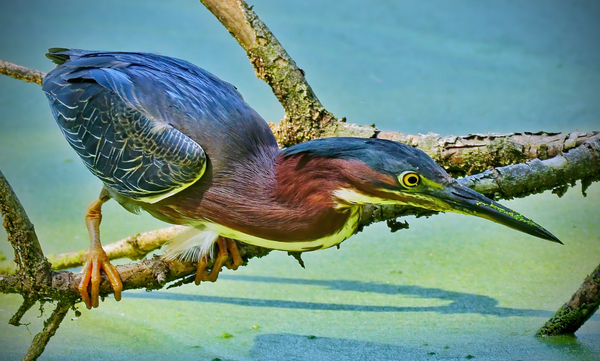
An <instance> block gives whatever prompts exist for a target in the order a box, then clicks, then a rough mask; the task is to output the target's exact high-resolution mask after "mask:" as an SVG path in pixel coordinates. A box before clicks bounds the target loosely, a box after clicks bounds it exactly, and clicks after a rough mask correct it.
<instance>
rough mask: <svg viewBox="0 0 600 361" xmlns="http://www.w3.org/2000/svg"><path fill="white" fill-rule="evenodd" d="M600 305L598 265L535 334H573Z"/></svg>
mask: <svg viewBox="0 0 600 361" xmlns="http://www.w3.org/2000/svg"><path fill="white" fill-rule="evenodd" d="M598 307H600V265H599V266H598V267H596V269H595V270H594V272H592V274H591V275H589V276H587V277H586V278H585V281H583V284H582V285H581V286H580V287H579V289H578V290H577V292H575V294H573V297H571V299H570V300H569V302H567V303H566V304H564V305H563V306H562V307H561V308H559V309H558V311H556V313H555V314H554V316H552V318H551V319H550V320H548V322H546V324H545V325H544V326H543V327H542V328H540V329H539V330H538V332H537V336H558V335H572V334H574V333H575V332H576V331H577V330H578V329H579V328H580V327H581V326H583V324H584V323H585V321H587V320H588V319H589V318H590V317H592V315H593V314H594V313H595V312H596V311H598Z"/></svg>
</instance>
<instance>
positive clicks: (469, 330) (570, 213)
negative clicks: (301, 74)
mask: <svg viewBox="0 0 600 361" xmlns="http://www.w3.org/2000/svg"><path fill="white" fill-rule="evenodd" d="M251 3H253V4H255V5H256V6H255V10H256V11H257V12H258V14H259V15H260V16H261V17H262V18H263V20H264V21H265V22H266V23H267V24H268V25H269V26H270V28H271V29H272V30H273V31H274V33H275V34H276V35H277V36H278V37H279V39H280V41H281V42H282V43H283V45H284V46H285V47H286V48H287V49H288V51H289V52H290V54H291V55H292V56H293V57H294V59H295V60H296V61H297V62H298V64H299V66H300V67H301V68H303V69H304V70H305V71H306V73H307V77H308V79H309V81H310V83H311V84H312V86H313V88H314V90H315V92H316V93H317V94H318V95H319V96H320V98H321V100H322V101H323V103H324V104H325V106H327V107H328V108H329V109H330V110H331V111H333V112H334V113H335V114H336V115H338V116H346V117H348V119H349V121H351V122H356V123H365V124H367V123H375V124H377V125H378V126H379V127H380V128H381V129H390V130H401V131H403V132H407V133H416V132H428V131H433V132H437V133H441V134H466V133H469V132H486V131H490V132H509V131H537V130H546V131H572V130H576V129H577V130H581V131H586V130H592V129H595V130H598V129H600V121H599V119H600V102H599V101H598V94H600V81H599V80H600V35H599V34H600V30H599V25H598V22H597V19H598V18H599V15H600V7H599V6H598V5H597V4H596V3H594V2H586V1H573V2H570V4H568V3H567V2H558V1H557V2H549V1H538V2H533V1H529V2H527V3H526V4H527V5H525V3H522V2H518V1H510V2H503V3H502V4H501V5H500V4H495V3H494V4H492V3H491V2H481V1H450V2H447V1H430V2H427V3H425V2H416V1H414V2H399V1H380V2H374V3H370V2H349V1H346V2H322V1H321V2H319V1H301V2H296V3H290V2H283V1H279V2H278V1H266V0H264V1H254V2H251ZM17 6H18V7H19V8H17ZM0 24H2V27H1V30H0V32H1V33H2V37H1V38H0V58H1V59H5V60H9V61H13V62H16V63H19V64H22V65H26V66H29V67H32V68H36V69H39V70H44V71H48V70H50V69H51V68H52V65H51V63H50V62H49V61H48V60H47V59H46V58H45V57H44V56H43V53H44V52H45V50H46V49H47V48H48V47H54V46H67V47H80V48H88V49H108V50H140V51H154V52H159V53H162V54H166V55H171V56H176V57H180V58H183V59H186V60H189V61H192V62H194V63H196V64H198V65H200V66H203V67H205V68H207V69H208V70H210V71H212V72H214V73H216V74H218V75H219V76H220V77H222V78H224V79H226V80H228V81H231V82H233V83H234V84H235V85H236V86H237V87H238V88H239V89H240V91H241V92H242V94H244V96H245V98H246V99H247V100H248V102H249V103H250V104H252V105H253V106H254V107H255V108H256V109H257V110H258V111H259V112H260V113H261V114H263V116H264V117H265V118H267V119H270V120H277V119H279V118H280V117H281V116H282V114H283V113H282V111H281V108H280V107H279V105H278V104H277V102H276V101H275V99H274V97H273V96H272V95H271V93H270V90H269V89H268V87H267V86H266V85H265V84H263V83H262V82H261V81H259V80H257V79H256V78H255V77H254V74H253V71H252V68H251V66H250V65H249V63H248V60H247V59H246V57H245V54H244V52H243V50H241V48H240V47H239V46H238V45H237V44H236V43H235V41H234V40H233V39H232V38H231V37H230V36H229V35H228V34H227V32H226V31H224V30H223V29H222V27H221V25H220V24H219V23H218V22H217V21H216V20H214V19H213V18H212V15H210V14H209V13H208V11H206V10H205V9H204V8H203V7H202V5H201V4H199V3H197V2H195V1H186V2H184V1H174V2H158V1H145V2H141V1H128V2H115V1H113V2H110V1H106V2H102V3H97V4H96V5H93V4H92V3H88V2H75V1H73V2H67V1H63V2H57V3H56V4H54V5H49V4H48V3H47V2H41V1H40V2H28V1H21V2H18V4H13V5H11V7H10V8H8V11H7V8H6V6H5V7H4V8H3V11H2V12H1V13H0ZM75 157H76V156H75V155H74V153H73V152H72V151H71V149H70V148H69V147H68V145H67V144H66V142H65V141H64V140H63V139H62V137H61V135H60V133H59V131H58V130H57V128H56V125H55V124H54V122H53V120H52V117H51V114H50V112H49V110H48V106H47V103H46V99H45V97H44V96H43V94H42V92H41V91H40V88H39V87H38V86H37V85H32V84H25V83H22V82H19V81H16V80H13V79H9V78H6V77H0V169H1V170H2V171H3V172H4V174H5V175H6V177H7V178H8V179H9V180H10V181H11V182H12V185H13V187H14V188H15V191H16V192H17V194H18V195H19V196H20V198H21V200H22V202H23V203H24V205H25V207H26V208H27V210H28V212H29V214H30V217H31V218H32V220H33V222H34V223H35V225H36V229H37V231H38V235H39V236H40V239H41V240H42V246H43V248H44V251H45V252H47V253H58V252H63V251H70V250H74V249H82V248H85V247H87V245H88V240H87V235H86V230H85V227H84V225H83V222H82V217H83V210H84V208H85V206H86V205H87V203H88V202H89V201H90V200H91V199H92V198H93V197H94V196H95V195H96V194H97V192H98V191H99V189H100V183H99V181H98V180H96V179H95V178H94V177H93V176H91V175H90V174H89V173H88V172H87V170H85V168H84V167H83V165H82V164H81V163H80V161H79V160H78V159H76V158H75ZM588 193H589V195H588V197H587V198H583V197H582V196H581V194H580V193H579V191H578V189H577V190H571V191H569V192H568V193H567V194H566V196H565V197H563V198H562V199H559V198H557V197H556V196H553V195H551V194H543V195H537V196H533V197H529V198H527V199H523V200H518V201H512V202H506V203H507V204H508V205H509V206H510V207H513V208H514V209H516V210H518V211H520V212H522V213H523V214H525V215H527V216H529V217H531V218H533V219H534V220H536V221H537V222H539V223H540V224H542V225H544V226H546V227H547V228H548V229H549V230H550V231H552V232H553V233H554V234H555V235H557V236H558V237H559V238H560V239H561V240H563V242H565V246H558V245H555V244H551V243H549V242H544V241H541V240H538V239H535V238H532V237H529V236H527V235H524V234H521V233H517V232H515V231H512V230H510V229H506V228H503V227H501V226H498V225H495V224H493V223H490V222H486V221H484V220H481V219H474V218H469V217H465V216H460V215H443V216H437V217H434V218H432V219H428V220H423V219H419V220H414V219H413V220H409V221H410V224H411V228H410V229H409V230H405V231H401V232H399V233H395V234H391V233H389V232H388V231H387V229H386V228H385V227H384V226H383V225H377V226H374V227H371V228H369V229H367V230H366V231H365V232H363V233H361V234H359V235H357V236H355V237H353V238H352V239H351V240H349V241H347V242H346V243H344V244H343V245H342V248H341V249H340V250H336V249H329V250H325V251H321V252H316V253H311V254H305V255H304V257H303V258H304V260H305V262H306V265H307V269H306V270H303V269H301V268H300V267H299V266H298V265H297V263H296V262H295V260H293V259H292V258H290V257H287V256H285V255H284V254H283V253H272V254H271V255H270V256H268V257H266V258H263V259H260V260H252V261H251V263H250V266H249V267H244V268H242V269H240V270H238V271H236V272H232V271H226V272H224V274H223V276H222V277H221V279H220V280H219V282H217V283H215V284H203V285H202V286H201V287H194V286H186V287H182V288H177V289H173V290H169V291H161V292H152V293H146V292H142V291H140V292H127V293H125V294H124V296H123V300H122V301H121V302H120V303H116V302H114V301H113V300H112V299H109V300H108V301H106V302H105V303H103V304H102V305H101V307H100V308H99V309H96V310H93V311H91V312H88V311H85V310H84V311H83V315H82V316H81V317H80V318H78V319H74V320H72V321H69V320H67V321H66V322H65V323H64V324H63V325H62V326H61V328H60V329H59V331H58V333H57V335H56V336H55V337H54V338H53V339H52V341H51V343H50V344H49V346H48V348H47V350H46V352H45V353H44V356H43V359H46V360H54V359H56V360H59V359H60V360H62V359H81V358H84V357H85V358H89V359H119V360H121V359H147V358H149V357H152V358H164V359H170V358H173V357H175V356H177V357H179V358H182V359H196V360H197V359H199V360H205V359H208V360H210V359H213V358H215V357H219V358H221V359H224V360H225V359H227V360H229V359H231V360H281V359H291V360H344V359H431V360H435V359H465V357H466V356H468V355H472V356H474V357H475V358H476V359H481V360H489V359H496V360H519V359H523V360H531V359H538V360H564V359H573V360H596V359H598V358H600V316H598V315H596V316H594V317H593V318H592V319H591V320H590V321H589V322H588V323H587V324H586V325H585V326H584V327H583V328H582V329H581V330H580V331H579V332H578V333H577V338H569V339H559V340H540V339H537V338H535V337H533V334H534V333H535V331H536V330H537V328H539V327H540V326H541V325H542V324H543V323H544V322H545V321H546V319H548V318H549V317H550V316H551V315H552V314H553V312H554V311H555V310H556V309H557V308H558V307H559V306H560V305H561V304H562V303H563V302H565V301H566V300H567V299H568V298H569V297H570V295H571V294H572V292H573V291H574V290H575V289H576V288H577V286H578V285H579V283H580V282H581V281H582V280H583V278H584V277H585V276H586V275H587V273H589V272H590V271H591V270H592V269H593V268H594V267H595V266H597V265H598V262H599V261H600V236H598V221H599V216H598V214H599V211H600V207H599V206H598V201H599V199H600V186H599V185H598V184H595V185H594V186H592V187H591V188H590V189H589V191H588ZM104 214H105V218H104V223H103V228H102V235H103V239H104V241H105V242H110V241H112V240H117V239H120V238H122V237H124V236H127V235H130V234H133V233H136V232H140V231H145V230H150V229H154V228H158V227H161V226H162V224H161V223H160V222H158V221H156V220H153V219H152V218H151V217H149V216H134V215H130V214H128V213H127V212H126V211H124V210H122V209H121V208H120V207H119V206H117V205H116V204H109V205H108V206H107V207H106V208H105V212H104ZM0 236H1V237H2V238H4V233H1V234H0ZM0 250H2V251H3V252H5V253H8V252H10V247H9V245H8V244H7V243H6V242H3V241H2V242H0ZM19 299H20V297H18V296H14V295H0V359H3V360H4V359H9V360H12V359H20V357H22V355H23V354H24V353H25V350H26V348H27V347H28V344H29V342H30V341H31V338H32V337H33V336H32V335H31V334H30V333H29V332H28V331H27V329H26V328H25V327H20V328H14V327H12V326H9V325H7V324H6V322H7V321H8V319H9V318H10V316H11V315H12V313H14V311H15V310H16V309H17V307H18V305H19ZM37 315H38V314H37V313H36V312H31V313H30V314H29V315H28V317H27V320H26V321H27V322H31V325H30V326H29V329H30V330H31V333H32V334H35V333H37V332H38V331H39V329H40V327H41V322H42V320H41V319H38V318H36V316H37ZM73 317H74V316H73V315H72V314H70V318H73ZM93 325H96V328H94V326H93ZM254 325H258V326H259V327H258V328H257V329H254V328H253V326H254ZM224 332H227V333H229V334H232V335H233V337H231V338H223V337H220V335H222V334H223V333H224ZM308 336H316V338H312V337H308ZM430 353H433V354H430Z"/></svg>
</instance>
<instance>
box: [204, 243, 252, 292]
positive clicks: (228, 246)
mask: <svg viewBox="0 0 600 361" xmlns="http://www.w3.org/2000/svg"><path fill="white" fill-rule="evenodd" d="M217 246H218V247H219V253H218V255H217V258H216V259H215V262H214V264H213V266H212V270H211V271H210V273H209V274H206V273H205V271H206V268H207V267H208V258H207V256H204V257H203V258H202V259H201V260H200V261H199V262H198V268H197V269H196V277H195V278H194V283H196V285H199V284H200V282H202V281H209V282H215V281H216V280H217V278H218V277H219V273H220V272H221V268H223V265H225V262H227V260H228V259H229V253H228V252H227V251H229V252H231V258H232V262H231V264H228V265H227V266H226V267H227V268H229V269H234V270H235V269H237V268H238V267H239V266H240V265H242V264H243V263H244V261H243V260H242V257H241V256H240V252H239V250H238V248H237V244H236V243H235V241H234V240H232V239H230V238H223V237H219V239H218V240H217Z"/></svg>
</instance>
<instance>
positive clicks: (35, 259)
mask: <svg viewBox="0 0 600 361" xmlns="http://www.w3.org/2000/svg"><path fill="white" fill-rule="evenodd" d="M0 213H1V214H2V215H3V216H4V223H3V225H4V228H5V229H6V233H7V235H8V241H9V242H10V243H11V245H12V247H13V249H14V251H15V263H16V264H17V267H18V268H19V271H21V272H23V273H24V275H26V276H27V277H28V278H29V280H30V282H33V283H36V284H37V283H44V282H46V283H47V277H48V276H49V275H50V263H48V261H47V260H46V258H45V257H44V253H43V252H42V247H41V246H40V243H39V241H38V238H37V235H36V234H35V229H34V227H33V224H32V223H31V221H30V220H29V217H28V216H27V213H25V209H23V206H22V205H21V202H20V201H19V199H18V198H17V195H16V194H15V192H14V191H13V189H12V187H11V186H10V184H8V181H7V180H6V178H5V177H4V174H2V172H1V171H0Z"/></svg>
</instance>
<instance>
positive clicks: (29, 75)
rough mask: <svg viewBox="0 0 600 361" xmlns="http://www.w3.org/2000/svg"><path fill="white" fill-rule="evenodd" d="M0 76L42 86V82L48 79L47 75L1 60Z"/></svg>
mask: <svg viewBox="0 0 600 361" xmlns="http://www.w3.org/2000/svg"><path fill="white" fill-rule="evenodd" d="M0 74H4V75H8V76H10V77H11V78H15V79H19V80H23V81H26V82H29V83H36V84H37V85H42V81H43V80H44V78H45V77H46V73H43V72H41V71H38V70H33V69H29V68H26V67H24V66H21V65H17V64H14V63H11V62H8V61H4V60H0Z"/></svg>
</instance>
